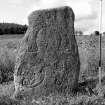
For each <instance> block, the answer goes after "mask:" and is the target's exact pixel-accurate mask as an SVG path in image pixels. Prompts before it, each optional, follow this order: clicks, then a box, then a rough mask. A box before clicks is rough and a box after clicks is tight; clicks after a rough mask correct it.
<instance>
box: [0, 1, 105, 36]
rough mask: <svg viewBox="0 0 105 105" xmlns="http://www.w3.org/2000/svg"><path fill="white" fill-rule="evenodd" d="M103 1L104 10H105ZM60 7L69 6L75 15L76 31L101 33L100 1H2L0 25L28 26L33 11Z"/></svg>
mask: <svg viewBox="0 0 105 105" xmlns="http://www.w3.org/2000/svg"><path fill="white" fill-rule="evenodd" d="M104 5H105V0H103V8H102V9H103V10H105V6H104ZM59 6H69V7H71V8H72V9H73V11H74V14H75V30H81V31H83V32H84V34H87V33H91V32H93V31H95V30H98V31H99V27H100V9H101V8H100V0H97V1H96V0H78V1H76V0H50V1H48V0H31V1H30V0H3V1H0V13H1V15H0V23H16V24H22V25H25V24H26V25H28V16H29V14H30V13H31V12H32V11H35V10H39V9H46V8H55V7H59ZM102 18H103V20H102V23H103V24H102V32H104V29H105V20H104V18H105V12H104V11H103V17H102Z"/></svg>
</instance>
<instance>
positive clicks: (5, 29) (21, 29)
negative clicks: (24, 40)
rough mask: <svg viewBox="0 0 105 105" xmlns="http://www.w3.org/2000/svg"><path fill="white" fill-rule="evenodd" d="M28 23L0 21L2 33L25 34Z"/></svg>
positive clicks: (0, 31)
mask: <svg viewBox="0 0 105 105" xmlns="http://www.w3.org/2000/svg"><path fill="white" fill-rule="evenodd" d="M27 28H28V26H27V25H20V24H15V23H0V35H3V34H24V33H25V32H26V30H27Z"/></svg>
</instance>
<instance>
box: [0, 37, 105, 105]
mask: <svg viewBox="0 0 105 105" xmlns="http://www.w3.org/2000/svg"><path fill="white" fill-rule="evenodd" d="M23 36H24V35H3V36H0V64H1V65H0V67H1V68H3V69H2V71H3V73H4V74H3V75H4V77H7V78H6V80H5V82H4V83H2V84H1V85H0V105H1V100H2V99H3V98H1V97H2V96H3V97H12V95H13V92H14V83H13V81H9V80H11V78H10V77H11V75H13V70H14V62H15V56H16V55H15V52H14V50H15V49H16V48H17V46H18V44H19V41H20V40H21V39H22V37H23ZM76 40H77V44H78V49H79V56H80V61H81V70H80V81H82V76H83V75H85V76H86V78H92V77H97V76H98V61H99V37H98V36H88V35H86V36H76ZM104 49H105V37H103V38H102V74H103V85H102V93H103V96H94V95H92V96H89V94H85V95H84V94H79V95H77V96H76V97H72V98H71V97H70V96H67V97H66V98H63V97H56V98H54V97H53V96H51V97H47V98H45V100H46V101H43V100H42V101H41V99H40V101H38V102H39V103H36V104H37V105H105V104H104V103H105V99H104V93H105V80H104V78H105V55H104V53H105V50H104ZM8 56H9V57H8ZM11 64H13V65H12V66H10V65H11ZM2 65H3V66H2ZM1 68H0V69H1ZM6 71H9V72H8V73H9V74H8V73H6ZM0 75H1V74H0ZM4 77H3V78H4ZM1 79H2V78H1ZM6 81H7V82H6ZM8 81H9V82H8ZM97 81H98V79H97ZM96 84H97V82H96ZM94 91H97V92H98V89H97V87H95V88H94ZM4 100H7V101H8V98H4ZM48 100H49V103H50V104H48V103H47V102H48ZM52 100H53V102H52ZM56 101H57V102H56ZM3 102H4V101H3ZM43 102H44V103H43ZM45 102H46V103H45ZM54 102H55V103H56V104H54ZM36 104H35V105H36ZM5 105H10V104H5ZM13 105H15V104H13ZM21 105H24V104H21Z"/></svg>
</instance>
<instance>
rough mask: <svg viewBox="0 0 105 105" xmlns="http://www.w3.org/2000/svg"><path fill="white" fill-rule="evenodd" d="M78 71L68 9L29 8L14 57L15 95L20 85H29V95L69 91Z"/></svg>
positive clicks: (71, 14)
mask: <svg viewBox="0 0 105 105" xmlns="http://www.w3.org/2000/svg"><path fill="white" fill-rule="evenodd" d="M79 71H80V61H79V55H78V46H77V43H76V39H75V36H74V13H73V11H72V9H71V8H69V7H61V8H55V9H48V10H39V11H35V12H33V13H32V14H31V15H30V16H29V28H28V30H27V32H26V34H25V37H24V38H23V39H22V42H21V46H20V47H19V49H18V55H17V58H16V65H15V73H14V83H15V89H16V90H15V96H16V97H18V95H19V94H21V93H22V92H23V90H24V89H26V90H27V89H30V90H29V91H31V92H29V94H31V96H33V97H40V96H45V95H49V94H63V95H64V94H66V93H70V92H71V91H72V89H73V88H75V87H76V86H77V83H78V77H79ZM24 93H25V92H24Z"/></svg>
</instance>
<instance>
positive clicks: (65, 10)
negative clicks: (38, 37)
mask: <svg viewBox="0 0 105 105" xmlns="http://www.w3.org/2000/svg"><path fill="white" fill-rule="evenodd" d="M57 16H58V18H57V20H59V18H64V19H65V18H70V17H72V18H73V20H74V19H75V16H74V12H73V10H72V8H71V7H68V6H63V7H57V8H49V9H42V10H36V11H33V12H32V13H31V14H30V15H29V16H28V20H29V24H32V23H33V22H34V21H35V22H36V21H40V20H46V19H47V20H49V19H52V18H53V20H55V18H56V17H57Z"/></svg>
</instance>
